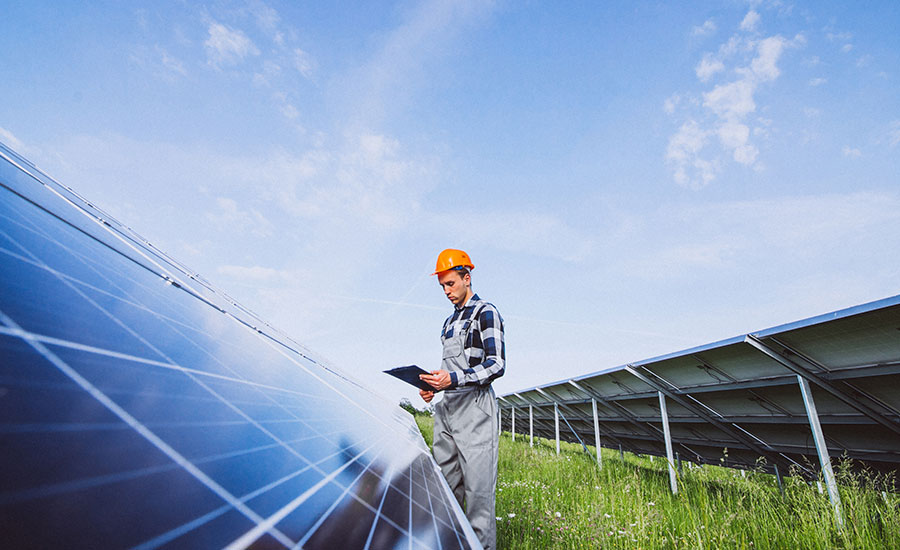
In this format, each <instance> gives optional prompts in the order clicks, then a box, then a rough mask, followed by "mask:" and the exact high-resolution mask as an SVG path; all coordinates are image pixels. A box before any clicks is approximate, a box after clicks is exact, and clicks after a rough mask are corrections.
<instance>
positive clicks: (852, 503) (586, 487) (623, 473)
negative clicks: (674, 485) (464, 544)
mask: <svg viewBox="0 0 900 550" xmlns="http://www.w3.org/2000/svg"><path fill="white" fill-rule="evenodd" d="M416 420H417V422H418V424H419V427H420V429H421V430H422V434H423V436H424V437H425V440H426V442H427V443H428V444H429V446H430V445H431V439H432V431H433V427H432V426H433V424H432V419H431V418H430V417H427V416H422V415H419V416H417V417H416ZM589 449H590V450H591V452H592V453H593V452H594V449H593V448H592V447H589ZM836 473H837V475H838V478H839V482H840V492H841V499H842V501H843V513H844V528H843V529H838V528H836V527H835V525H834V519H833V518H834V516H833V514H832V508H831V504H830V502H829V501H828V497H827V496H826V495H823V494H820V493H819V491H818V489H817V488H816V486H815V484H813V485H812V486H810V485H808V484H807V483H806V482H805V481H803V480H802V479H800V478H799V477H785V478H784V496H782V495H781V493H780V492H779V490H778V487H777V484H776V481H775V477H774V476H771V475H768V474H764V473H759V472H746V476H744V475H742V474H741V472H740V471H738V470H733V469H728V468H721V467H716V466H703V467H699V468H691V469H689V468H687V467H685V468H684V470H683V473H682V474H681V475H680V478H679V493H678V494H677V495H673V494H672V493H671V491H670V489H669V478H668V473H667V471H666V462H665V461H664V460H663V459H660V458H656V459H655V460H653V461H651V460H650V458H649V457H638V456H634V455H631V454H629V453H626V454H625V460H624V462H623V461H622V460H621V459H620V458H619V453H618V451H608V450H606V449H604V450H603V468H602V470H600V469H598V468H597V462H596V456H595V455H593V454H591V455H586V454H585V453H584V452H583V450H582V448H581V446H580V445H572V444H568V443H563V444H562V453H561V454H560V455H559V456H557V455H556V449H555V443H554V442H552V441H547V440H538V439H535V446H534V447H530V446H529V444H528V438H527V436H525V437H523V436H521V435H517V436H516V441H515V442H513V441H512V438H511V436H510V434H508V433H504V434H503V435H502V436H501V438H500V465H499V482H498V486H497V510H496V513H497V517H498V521H497V537H498V540H497V546H498V548H500V549H511V550H512V549H515V550H519V549H549V548H558V549H562V548H566V549H595V548H629V549H631V548H641V549H650V548H667V549H668V548H741V549H761V548H772V549H776V548H777V549H794V548H797V549H800V548H804V549H806V548H810V549H812V548H816V549H832V548H841V549H900V495H897V494H894V493H883V492H882V491H881V489H880V487H882V486H883V485H884V482H885V479H884V478H882V477H879V476H878V475H875V474H854V473H851V472H850V469H849V468H848V467H847V465H846V464H844V465H842V466H838V467H837V472H836Z"/></svg>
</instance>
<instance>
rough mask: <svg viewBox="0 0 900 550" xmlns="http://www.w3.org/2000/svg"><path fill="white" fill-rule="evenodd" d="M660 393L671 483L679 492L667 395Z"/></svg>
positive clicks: (673, 488) (661, 414)
mask: <svg viewBox="0 0 900 550" xmlns="http://www.w3.org/2000/svg"><path fill="white" fill-rule="evenodd" d="M657 393H658V394H659V414H660V416H661V417H662V425H663V436H665V438H666V458H667V459H668V462H669V485H670V486H671V487H672V494H673V495H677V494H678V476H677V474H676V473H675V455H674V453H673V452H672V434H671V432H669V413H668V412H666V396H665V395H663V392H661V391H658V392H657Z"/></svg>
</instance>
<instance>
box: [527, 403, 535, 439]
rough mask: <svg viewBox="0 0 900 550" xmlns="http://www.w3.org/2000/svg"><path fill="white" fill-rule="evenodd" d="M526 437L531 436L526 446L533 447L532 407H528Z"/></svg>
mask: <svg viewBox="0 0 900 550" xmlns="http://www.w3.org/2000/svg"><path fill="white" fill-rule="evenodd" d="M528 435H530V436H531V442H530V443H529V444H528V445H529V446H530V447H534V407H533V406H532V405H528Z"/></svg>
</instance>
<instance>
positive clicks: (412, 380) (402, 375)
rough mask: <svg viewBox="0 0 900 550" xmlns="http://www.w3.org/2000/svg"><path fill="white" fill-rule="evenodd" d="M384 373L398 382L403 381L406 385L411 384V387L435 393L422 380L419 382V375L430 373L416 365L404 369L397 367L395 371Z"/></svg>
mask: <svg viewBox="0 0 900 550" xmlns="http://www.w3.org/2000/svg"><path fill="white" fill-rule="evenodd" d="M384 373H385V374H390V375H391V376H394V377H397V378H399V379H400V380H403V381H404V382H406V383H407V384H412V385H413V386H415V387H417V388H419V389H420V390H425V391H433V392H436V391H437V390H436V389H434V388H432V387H431V385H429V384H428V383H427V382H425V381H424V380H419V375H420V374H431V373H430V372H428V371H427V370H424V369H422V368H421V367H418V366H416V365H409V366H406V367H397V368H395V369H390V370H386V371H384Z"/></svg>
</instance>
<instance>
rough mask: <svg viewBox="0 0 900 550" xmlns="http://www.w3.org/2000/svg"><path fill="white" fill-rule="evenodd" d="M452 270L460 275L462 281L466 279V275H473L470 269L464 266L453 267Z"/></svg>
mask: <svg viewBox="0 0 900 550" xmlns="http://www.w3.org/2000/svg"><path fill="white" fill-rule="evenodd" d="M450 269H451V270H452V271H455V272H457V273H459V278H460V279H462V278H464V277H465V276H466V275H471V271H469V268H468V267H466V266H464V265H458V266H456V267H451V268H450Z"/></svg>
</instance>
